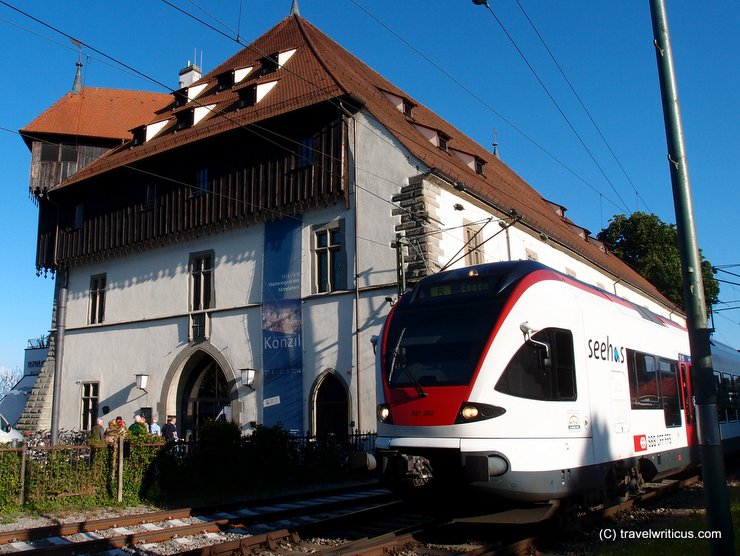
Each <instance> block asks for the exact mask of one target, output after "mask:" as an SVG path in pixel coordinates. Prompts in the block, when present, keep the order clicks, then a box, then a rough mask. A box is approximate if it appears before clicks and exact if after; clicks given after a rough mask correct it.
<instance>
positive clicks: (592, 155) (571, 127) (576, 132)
mask: <svg viewBox="0 0 740 556" xmlns="http://www.w3.org/2000/svg"><path fill="white" fill-rule="evenodd" d="M484 6H485V7H486V9H487V10H488V12H489V13H490V14H491V16H492V17H493V18H494V20H495V21H496V23H498V26H499V27H500V28H501V30H502V31H503V32H504V35H506V38H507V39H508V40H509V42H510V43H511V44H512V46H513V47H514V49H515V50H516V51H517V53H518V54H519V56H520V57H521V58H522V60H524V63H525V65H526V66H527V67H528V68H529V70H530V71H531V72H532V75H534V77H535V79H536V80H537V82H538V83H539V84H540V85H541V86H542V88H543V89H544V91H545V94H546V95H547V97H548V98H549V99H550V101H551V102H552V103H553V105H554V106H555V108H556V110H557V111H558V113H559V114H560V115H561V116H562V117H563V119H564V120H565V123H566V124H567V125H568V127H569V128H570V129H571V131H572V132H573V133H574V135H575V136H576V139H578V142H579V143H580V144H581V146H582V147H583V148H584V150H585V151H586V153H587V154H588V156H589V158H590V159H591V160H592V161H593V163H594V164H595V165H596V167H597V168H598V170H599V172H600V173H601V175H602V176H603V177H604V179H605V180H606V182H607V183H608V184H609V187H611V189H612V191H614V194H615V195H616V196H617V198H618V199H619V200H620V201H621V203H622V207H623V208H624V210H625V211H626V212H627V214H632V211H630V210H629V207H628V206H627V203H625V202H624V199H622V196H621V195H620V194H619V192H618V191H617V188H616V187H615V186H614V184H613V183H612V181H611V180H610V179H609V176H607V175H606V172H605V171H604V169H603V168H602V166H601V164H599V161H598V160H596V157H595V156H594V154H593V153H592V152H591V149H589V148H588V146H587V145H586V143H585V141H584V140H583V138H582V137H581V134H580V133H578V131H577V130H576V128H575V127H574V125H573V123H572V122H571V121H570V118H568V116H567V115H566V114H565V112H564V111H563V109H562V108H561V107H560V104H558V101H557V100H555V97H554V96H553V95H552V93H551V92H550V89H549V88H548V87H547V85H545V83H544V81H543V80H542V78H541V77H540V75H539V73H537V70H535V69H534V66H532V64H531V63H530V62H529V59H528V58H527V56H526V55H525V54H524V52H523V51H522V49H521V48H519V45H518V44H517V42H516V41H515V40H514V38H513V37H512V36H511V34H510V33H509V31H508V30H507V29H506V26H505V25H504V24H503V22H502V21H501V19H500V18H499V17H498V16H497V15H496V12H494V11H493V8H491V6H489V5H488V2H486V3H485V4H484Z"/></svg>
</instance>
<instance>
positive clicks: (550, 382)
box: [495, 328, 577, 401]
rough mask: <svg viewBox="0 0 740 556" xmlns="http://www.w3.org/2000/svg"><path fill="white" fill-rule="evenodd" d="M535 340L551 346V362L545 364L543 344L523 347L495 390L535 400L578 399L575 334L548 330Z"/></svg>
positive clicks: (538, 334)
mask: <svg viewBox="0 0 740 556" xmlns="http://www.w3.org/2000/svg"><path fill="white" fill-rule="evenodd" d="M532 339H533V340H535V341H536V342H541V343H544V344H547V345H548V346H549V348H550V363H549V364H547V363H546V362H545V349H544V347H543V346H542V345H538V344H537V343H534V342H533V343H524V344H522V346H521V347H520V348H519V350H518V351H517V352H516V354H514V357H512V358H511V361H509V364H508V365H507V366H506V369H504V372H503V373H502V374H501V378H499V380H498V382H497V383H496V387H495V389H496V391H498V392H501V393H503V394H509V395H510V396H517V397H520V398H528V399H533V400H545V401H564V400H575V399H576V398H577V389H576V369H575V356H574V352H573V334H572V333H571V332H570V331H569V330H563V329H560V328H546V329H544V330H540V331H539V332H537V334H535V335H534V336H532Z"/></svg>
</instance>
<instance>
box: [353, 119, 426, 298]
mask: <svg viewBox="0 0 740 556" xmlns="http://www.w3.org/2000/svg"><path fill="white" fill-rule="evenodd" d="M355 119H356V124H355V126H354V129H355V134H356V137H357V141H356V148H355V149H353V159H354V163H355V165H356V170H355V181H356V188H355V191H354V194H355V196H356V198H357V207H358V213H359V216H358V230H357V235H358V246H357V250H358V257H359V262H360V267H361V272H360V279H359V284H360V287H361V288H365V287H368V286H380V285H390V286H391V287H392V290H391V291H394V290H395V285H396V252H395V250H394V249H393V248H392V247H391V244H392V243H393V242H394V241H395V239H396V233H395V225H396V224H398V223H400V217H399V216H393V215H392V212H393V209H394V208H395V206H394V204H393V203H391V199H392V198H393V196H394V195H396V194H397V193H399V192H400V191H401V187H404V186H407V185H408V180H409V178H410V177H412V176H415V175H417V174H420V173H422V172H424V171H425V170H426V168H422V167H421V164H420V163H419V162H418V161H416V160H415V159H413V158H412V157H411V156H410V155H408V153H407V152H406V150H405V149H403V148H402V147H401V145H400V144H399V143H398V141H397V140H396V139H395V138H394V137H393V136H392V135H391V134H389V133H388V131H387V130H386V129H385V128H383V127H382V126H381V125H380V124H379V123H378V122H377V121H376V120H375V119H374V118H373V117H372V116H371V115H369V114H367V113H365V112H361V113H359V114H357V115H356V116H355Z"/></svg>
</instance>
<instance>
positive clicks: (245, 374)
mask: <svg viewBox="0 0 740 556" xmlns="http://www.w3.org/2000/svg"><path fill="white" fill-rule="evenodd" d="M239 370H240V371H241V373H242V384H243V385H244V386H246V387H247V388H249V389H250V390H254V377H255V375H256V374H257V369H239Z"/></svg>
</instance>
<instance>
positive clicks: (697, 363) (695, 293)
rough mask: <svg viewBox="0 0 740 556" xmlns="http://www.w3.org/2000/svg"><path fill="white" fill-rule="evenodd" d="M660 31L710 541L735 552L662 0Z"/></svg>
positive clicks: (655, 16)
mask: <svg viewBox="0 0 740 556" xmlns="http://www.w3.org/2000/svg"><path fill="white" fill-rule="evenodd" d="M650 12H651V15H652V22H653V33H654V35H655V49H656V56H657V60H658V75H659V77H660V90H661V95H662V101H663V118H664V120H665V130H666V139H667V142H668V161H669V165H670V171H671V184H672V186H673V202H674V205H675V211H676V227H677V229H678V242H679V249H680V252H681V271H682V275H683V291H684V300H685V305H686V315H687V319H688V321H687V325H688V329H689V343H690V346H691V363H692V380H693V385H694V394H695V396H696V414H697V431H698V436H699V453H700V457H701V464H702V477H703V480H704V496H705V500H706V504H707V526H708V529H709V531H713V532H714V531H717V532H719V533H720V534H721V538H718V539H712V540H710V547H711V550H712V554H723V555H724V554H735V542H734V539H733V529H732V515H731V514H730V502H729V497H728V494H727V486H726V479H725V464H724V456H723V453H722V445H721V442H720V432H719V423H718V420H717V395H716V393H715V389H714V382H713V364H712V354H711V351H710V344H709V334H710V329H709V328H708V326H707V312H706V304H705V300H704V285H703V280H702V267H701V258H700V256H699V247H698V242H697V238H696V226H695V222H694V214H693V207H692V203H691V188H690V185H689V170H688V163H687V160H686V148H685V145H684V137H683V129H682V125H681V113H680V110H679V105H678V91H677V87H676V76H675V71H674V67H673V53H672V52H671V42H670V35H669V33H668V18H667V15H666V10H665V4H664V2H663V0H650Z"/></svg>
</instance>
